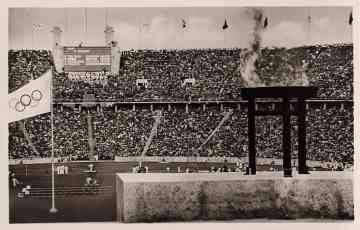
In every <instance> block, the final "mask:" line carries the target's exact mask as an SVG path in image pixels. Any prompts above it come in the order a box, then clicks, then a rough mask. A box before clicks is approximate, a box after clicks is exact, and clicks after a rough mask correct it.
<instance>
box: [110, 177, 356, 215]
mask: <svg viewBox="0 0 360 230" xmlns="http://www.w3.org/2000/svg"><path fill="white" fill-rule="evenodd" d="M116 192H117V220H118V221H121V222H161V221H165V222H168V221H191V220H229V219H230V220H236V219H253V218H269V219H301V218H315V219H318V218H324V219H353V218H354V210H353V180H352V174H351V173H345V172H339V173H331V175H330V173H329V172H314V173H313V174H311V175H296V176H294V177H293V178H283V177H282V173H263V174H259V175H256V176H244V175H240V174H238V173H221V174H220V173H219V174H211V173H196V174H186V173H179V174H175V173H174V174H171V173H168V174H166V173H163V174H158V173H148V174H117V179H116Z"/></svg>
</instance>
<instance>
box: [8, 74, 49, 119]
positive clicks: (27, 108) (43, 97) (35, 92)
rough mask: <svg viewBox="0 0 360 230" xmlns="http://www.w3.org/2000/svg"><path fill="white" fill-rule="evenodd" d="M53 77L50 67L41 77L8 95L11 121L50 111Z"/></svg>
mask: <svg viewBox="0 0 360 230" xmlns="http://www.w3.org/2000/svg"><path fill="white" fill-rule="evenodd" d="M51 78H52V70H51V69H50V70H49V71H47V72H46V73H44V74H43V75H42V76H41V77H39V78H37V79H36V80H33V81H31V82H30V83H28V84H26V85H25V86H23V87H21V88H20V89H18V90H16V91H15V92H12V93H10V94H9V95H8V102H9V107H8V108H9V113H8V122H9V123H10V122H14V121H19V120H22V119H25V118H28V117H33V116H36V115H39V114H43V113H49V112H50V108H51V92H50V89H51Z"/></svg>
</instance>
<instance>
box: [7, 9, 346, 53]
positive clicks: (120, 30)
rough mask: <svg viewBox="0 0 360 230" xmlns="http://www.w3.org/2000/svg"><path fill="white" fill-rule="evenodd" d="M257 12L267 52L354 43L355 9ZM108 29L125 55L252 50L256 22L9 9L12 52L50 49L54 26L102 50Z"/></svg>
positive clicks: (152, 12) (70, 40) (201, 15)
mask: <svg viewBox="0 0 360 230" xmlns="http://www.w3.org/2000/svg"><path fill="white" fill-rule="evenodd" d="M258 9H260V10H262V12H263V15H264V17H267V18H268V22H269V23H268V26H267V28H266V29H264V30H263V31H262V32H261V37H262V43H261V45H262V46H263V47H275V46H276V47H288V48H289V47H296V46H301V45H304V44H307V45H309V44H333V43H352V39H353V38H352V37H353V36H352V26H351V25H349V23H348V20H349V15H350V12H351V7H263V8H258ZM309 15H310V17H311V22H310V23H309V20H308V16H309ZM182 20H184V21H185V22H186V28H185V29H183V28H182ZM225 20H226V21H227V24H228V25H229V27H228V28H227V29H226V30H223V29H222V26H223V24H224V21H225ZM106 24H108V25H110V26H112V27H114V30H115V34H114V38H115V40H116V41H118V46H119V47H121V48H122V49H139V48H140V49H146V48H147V49H187V48H233V47H240V48H244V47H248V46H249V45H250V42H251V41H252V37H253V35H252V33H253V28H254V24H255V22H254V20H253V14H252V8H246V7H185V8H180V7H176V8H175V7H172V8H159V7H146V8H145V7H144V8H125V7H122V8H121V7H117V8H86V9H85V8H10V9H9V28H8V29H9V48H11V49H25V48H27V49H30V48H32V49H51V47H52V34H51V32H50V31H51V30H52V28H53V26H59V27H60V28H61V29H62V30H63V33H62V45H64V46H73V45H78V44H79V43H80V42H81V41H82V42H83V44H84V45H85V46H103V45H105V36H104V29H105V25H106Z"/></svg>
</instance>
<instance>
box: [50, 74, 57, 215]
mask: <svg viewBox="0 0 360 230" xmlns="http://www.w3.org/2000/svg"><path fill="white" fill-rule="evenodd" d="M50 71H51V78H50V112H51V116H50V119H51V209H50V210H49V211H50V213H56V212H57V211H58V210H57V209H56V208H55V170H54V109H53V97H52V96H53V95H52V94H53V93H52V89H53V82H52V81H53V77H52V75H53V67H51V70H50Z"/></svg>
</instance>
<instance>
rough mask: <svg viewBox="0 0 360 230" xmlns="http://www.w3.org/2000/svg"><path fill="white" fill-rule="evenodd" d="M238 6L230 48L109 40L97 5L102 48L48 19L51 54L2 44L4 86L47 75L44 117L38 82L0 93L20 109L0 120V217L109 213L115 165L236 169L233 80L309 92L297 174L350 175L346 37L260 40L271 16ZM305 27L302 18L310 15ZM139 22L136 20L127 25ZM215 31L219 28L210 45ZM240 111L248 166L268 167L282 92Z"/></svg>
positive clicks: (243, 159)
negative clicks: (1, 157)
mask: <svg viewBox="0 0 360 230" xmlns="http://www.w3.org/2000/svg"><path fill="white" fill-rule="evenodd" d="M248 11H249V12H250V13H249V14H250V19H249V21H250V22H251V23H250V25H251V31H250V32H249V33H250V34H251V36H250V42H249V45H248V47H244V48H238V47H226V48H176V49H171V48H164V49H154V48H140V47H138V48H137V49H135V48H129V49H127V48H123V47H122V44H121V41H118V40H115V38H114V33H115V29H114V27H112V26H109V25H108V21H109V19H108V17H109V15H108V13H107V11H106V15H105V16H106V25H105V31H104V32H103V33H102V34H99V35H98V36H103V37H104V38H105V39H104V40H105V42H104V44H103V45H96V46H93V45H92V44H89V43H84V44H83V43H80V44H78V45H76V46H74V45H64V44H63V41H62V32H63V31H62V29H63V28H61V27H60V26H57V25H54V26H53V27H52V30H51V34H52V48H51V49H39V48H32V49H19V48H17V49H16V48H14V49H10V50H9V51H8V71H9V72H8V79H9V86H8V87H9V95H12V94H13V93H16V92H20V91H21V90H22V89H24V86H26V85H27V84H29V85H30V84H32V82H35V81H37V80H39V79H40V78H42V77H44V76H45V75H46V76H47V74H49V73H50V75H51V81H52V83H51V88H50V90H51V92H50V97H51V98H50V99H51V104H50V105H51V109H49V111H46V112H45V113H44V112H41V113H37V114H35V115H31V116H30V115H26V112H27V111H31V109H37V108H40V106H39V103H42V102H41V101H42V100H44V99H46V93H45V92H44V91H41V90H40V91H36V90H33V91H32V92H31V94H30V93H28V94H22V96H21V97H19V100H18V102H17V101H15V102H14V101H11V100H10V101H9V107H10V110H11V109H12V112H14V113H15V112H19V113H21V114H22V115H21V116H23V117H22V118H21V119H17V120H13V121H11V122H9V125H8V129H9V146H8V158H9V171H10V173H9V191H10V197H9V201H10V202H9V216H10V220H9V222H10V223H34V222H35V223H44V222H45V223H47V222H103V221H116V220H117V204H116V199H117V198H116V196H117V191H116V186H117V185H116V176H115V175H116V174H117V173H133V174H139V175H140V174H149V175H150V174H151V173H163V174H169V173H170V174H178V173H180V174H181V173H185V174H189V175H190V174H193V173H213V174H229V175H230V174H231V175H234V174H236V175H240V176H242V177H247V175H246V174H250V172H249V170H250V171H251V167H249V157H250V155H251V154H249V133H250V131H249V128H248V127H249V126H248V124H249V123H248V120H249V111H248V109H249V101H248V100H246V99H245V98H243V96H242V94H241V93H242V90H243V89H244V88H253V87H265V86H266V87H273V86H280V87H291V86H304V87H305V86H306V87H307V86H314V87H316V89H317V92H316V96H315V97H311V98H308V99H306V101H305V106H306V114H305V116H306V129H305V131H304V133H306V140H305V141H306V142H305V144H306V146H305V149H306V159H307V160H306V164H307V170H308V171H309V172H310V174H312V173H313V174H314V173H315V174H316V173H318V172H319V171H321V172H323V171H326V172H327V173H330V174H329V175H331V173H334V174H339V173H340V174H341V173H348V172H350V173H351V172H352V170H353V164H354V159H353V157H354V145H353V139H354V131H353V130H354V125H353V121H354V118H353V44H352V42H343V43H341V42H340V43H331V44H330V43H329V44H301V45H299V46H294V47H286V48H285V47H276V46H275V47H271V46H265V45H263V37H262V36H263V35H264V34H265V33H266V30H267V29H269V28H271V26H272V24H271V23H272V20H275V19H273V18H271V17H270V16H268V15H267V14H266V9H264V10H261V9H250V10H248ZM84 12H85V17H88V15H87V14H86V9H85V10H84ZM305 12H307V13H308V12H310V11H305ZM344 12H345V11H344ZM350 12H351V8H347V9H346V14H344V15H345V16H344V17H345V18H346V19H344V20H345V22H344V23H343V24H344V25H343V26H344V27H351V26H352V25H351V24H352V20H353V19H352V14H351V15H350V18H349V21H347V17H348V16H349V14H350ZM12 13H13V14H15V13H16V9H13V12H12V11H10V14H12ZM306 16H307V18H306ZM313 17H314V18H315V13H314V16H313ZM85 20H86V23H87V20H88V19H87V18H86V19H85ZM179 20H180V23H179V27H180V30H181V29H184V30H186V29H189V27H190V29H191V21H190V20H188V19H186V18H185V19H182V18H180V19H179ZM312 20H315V19H312ZM10 21H11V17H10ZM305 23H308V24H309V27H311V23H312V21H311V15H310V14H306V15H305ZM220 24H221V32H224V31H227V30H231V29H232V22H231V20H229V19H226V18H225V20H222V21H221V23H220ZM86 26H89V27H90V26H91V25H87V24H86ZM148 26H149V25H148V24H141V25H140V27H143V28H142V30H140V31H141V33H146V30H147V29H146V27H148ZM150 27H151V24H150ZM148 30H149V29H148ZM150 30H151V28H150ZM85 31H86V29H85ZM34 32H36V29H33V33H34ZM48 33H49V32H48ZM144 37H145V35H144ZM33 38H34V35H33ZM225 40H226V37H225V35H224V41H220V43H221V42H226V41H225ZM32 43H34V40H33V41H32ZM24 95H25V96H24ZM254 106H255V108H256V111H258V112H262V113H263V114H265V115H264V116H256V117H255V118H254V119H255V123H256V126H255V130H254V135H255V136H256V149H255V151H256V159H257V160H256V167H257V170H258V172H259V173H260V174H261V173H267V172H271V173H275V174H278V173H279V172H280V173H282V171H283V170H284V166H283V157H284V156H283V155H284V154H283V147H284V146H283V142H284V139H282V138H283V135H285V134H284V130H285V129H283V128H284V126H283V119H282V117H281V116H277V115H278V113H275V112H276V111H281V109H282V101H281V99H279V98H267V99H258V100H256V101H255V105H254ZM49 108H50V107H49ZM50 110H51V111H50ZM298 113H299V112H298V106H297V101H295V100H290V101H289V114H290V115H289V118H290V120H289V124H290V126H291V129H290V134H289V135H290V140H289V143H290V144H291V145H290V149H289V150H290V152H291V156H290V159H291V167H293V169H291V170H292V171H293V174H296V170H297V167H298V163H297V162H298V157H299V151H300V150H298V149H299V139H298V136H297V133H298V132H299V123H298V119H297V115H298ZM24 114H25V115H24ZM345 171H347V172H345ZM319 173H320V172H319ZM55 205H56V208H55ZM50 208H53V210H56V212H54V213H51V212H49V209H50ZM99 210H101V212H99ZM314 213H315V214H314V218H322V214H321V212H314ZM256 217H257V216H255V218H256ZM246 218H252V217H246ZM269 218H271V217H269ZM348 218H349V217H344V219H348ZM350 219H351V218H350ZM156 220H157V219H156V218H155V219H154V220H153V221H156ZM150 221H151V220H150Z"/></svg>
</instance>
